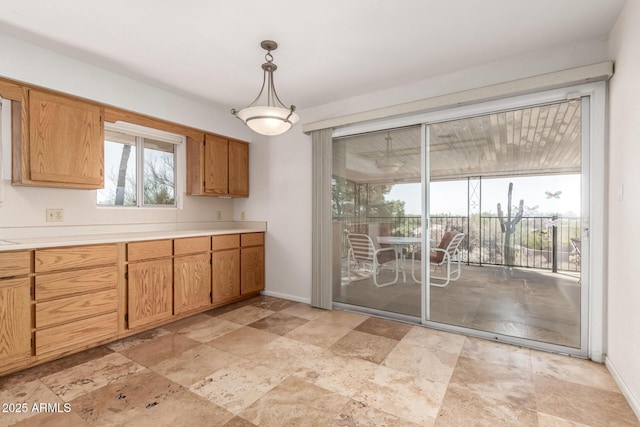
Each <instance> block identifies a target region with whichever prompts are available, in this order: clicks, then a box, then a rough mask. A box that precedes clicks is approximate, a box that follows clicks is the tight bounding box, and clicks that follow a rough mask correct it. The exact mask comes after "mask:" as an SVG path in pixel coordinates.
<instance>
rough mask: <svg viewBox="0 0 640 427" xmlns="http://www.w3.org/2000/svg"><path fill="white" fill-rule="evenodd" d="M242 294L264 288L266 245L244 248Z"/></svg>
mask: <svg viewBox="0 0 640 427" xmlns="http://www.w3.org/2000/svg"><path fill="white" fill-rule="evenodd" d="M240 265H241V266H242V272H241V278H240V283H241V287H242V295H245V294H248V293H251V292H257V291H261V290H263V289H264V246H255V247H251V248H242V259H241V261H240Z"/></svg>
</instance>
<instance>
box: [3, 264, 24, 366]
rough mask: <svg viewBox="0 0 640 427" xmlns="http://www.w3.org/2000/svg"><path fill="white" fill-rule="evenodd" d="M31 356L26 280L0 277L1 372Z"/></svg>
mask: <svg viewBox="0 0 640 427" xmlns="http://www.w3.org/2000/svg"><path fill="white" fill-rule="evenodd" d="M30 356H31V298H30V296H29V279H28V278H26V277H25V278H22V279H6V280H0V373H2V371H3V370H7V369H11V368H18V367H20V365H21V364H22V365H26V363H27V360H28V358H29V357H30Z"/></svg>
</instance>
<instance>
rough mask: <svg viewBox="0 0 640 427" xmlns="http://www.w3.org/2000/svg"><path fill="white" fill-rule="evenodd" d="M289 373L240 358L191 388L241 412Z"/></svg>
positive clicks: (233, 410)
mask: <svg viewBox="0 0 640 427" xmlns="http://www.w3.org/2000/svg"><path fill="white" fill-rule="evenodd" d="M286 377H287V374H285V373H281V372H278V371H274V370H272V369H269V368H267V367H265V366H262V365H256V364H255V363H253V362H250V361H246V360H237V361H235V362H232V363H230V364H228V365H227V366H225V367H224V368H222V369H219V370H217V371H216V372H214V373H213V374H211V375H209V376H208V377H206V378H204V379H203V380H201V381H198V382H197V383H195V384H193V385H192V386H191V387H190V388H189V389H190V390H191V391H192V392H194V393H196V394H198V395H199V396H202V397H203V398H205V399H207V400H209V401H211V402H213V403H215V404H217V405H218V406H221V407H223V408H225V409H227V410H228V411H230V412H232V413H234V414H238V413H239V412H240V411H242V410H243V409H244V408H246V407H247V406H249V405H251V404H252V403H253V402H255V401H256V400H257V399H259V398H260V397H262V396H263V395H264V394H265V393H266V392H268V391H269V390H271V389H272V388H274V387H275V386H277V385H278V384H280V383H281V382H282V381H283V380H284V379H285V378H286Z"/></svg>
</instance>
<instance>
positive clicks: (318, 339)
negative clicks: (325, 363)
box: [285, 321, 351, 348]
mask: <svg viewBox="0 0 640 427" xmlns="http://www.w3.org/2000/svg"><path fill="white" fill-rule="evenodd" d="M349 332H351V328H346V327H344V326H336V325H332V324H328V323H322V322H315V321H311V322H307V323H305V324H304V325H302V326H300V327H298V328H296V329H294V330H292V331H291V332H289V333H287V334H286V335H285V336H286V337H287V338H291V339H293V340H297V341H302V342H305V343H307V344H311V345H315V346H318V347H323V348H328V347H330V346H332V345H333V344H334V343H335V342H336V341H338V340H339V339H340V338H342V337H343V336H345V335H347V334H348V333H349Z"/></svg>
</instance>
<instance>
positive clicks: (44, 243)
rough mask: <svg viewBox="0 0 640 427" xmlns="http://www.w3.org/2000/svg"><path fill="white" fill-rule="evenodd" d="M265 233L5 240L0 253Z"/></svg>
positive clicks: (201, 232)
mask: <svg viewBox="0 0 640 427" xmlns="http://www.w3.org/2000/svg"><path fill="white" fill-rule="evenodd" d="M265 231H266V230H265V229H263V228H231V229H198V230H171V231H168V230H167V231H145V232H138V233H116V234H90V235H83V236H57V237H43V238H37V237H34V238H24V239H7V240H5V242H11V243H5V244H0V252H8V251H16V250H27V249H42V248H53V247H62V246H81V245H99V244H104V243H127V242H139V241H144V240H161V239H180V238H183V237H200V236H216V235H224V234H241V233H263V232H265Z"/></svg>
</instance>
